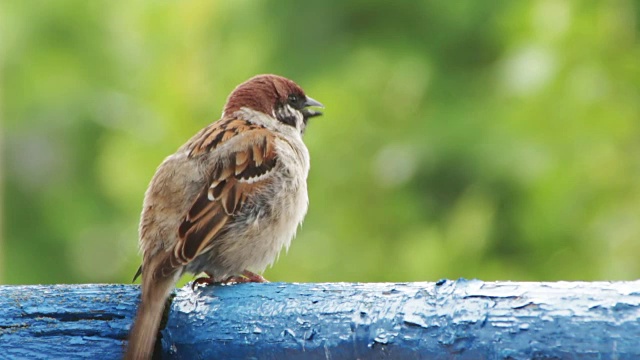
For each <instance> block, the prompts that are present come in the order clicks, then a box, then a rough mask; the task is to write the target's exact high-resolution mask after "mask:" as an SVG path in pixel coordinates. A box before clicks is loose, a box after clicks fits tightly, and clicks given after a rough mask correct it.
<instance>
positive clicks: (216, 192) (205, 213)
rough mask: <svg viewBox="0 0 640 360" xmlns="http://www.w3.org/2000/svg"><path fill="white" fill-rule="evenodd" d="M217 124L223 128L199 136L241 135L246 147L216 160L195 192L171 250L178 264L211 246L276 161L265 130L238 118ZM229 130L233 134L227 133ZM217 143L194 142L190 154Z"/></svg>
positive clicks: (272, 136)
mask: <svg viewBox="0 0 640 360" xmlns="http://www.w3.org/2000/svg"><path fill="white" fill-rule="evenodd" d="M223 125H224V126H223ZM220 127H221V128H224V130H220V129H215V128H214V129H211V130H210V133H204V134H203V135H202V136H203V137H206V138H211V137H212V136H213V137H218V136H219V135H212V134H213V133H216V134H220V133H222V134H223V135H222V136H221V137H220V139H221V140H220V141H221V142H224V141H225V140H224V138H225V137H227V136H229V137H228V138H231V137H233V136H242V137H243V141H244V145H245V146H242V147H241V148H238V150H237V151H235V152H232V153H231V154H229V156H228V157H227V158H223V159H219V161H218V162H217V163H216V164H215V165H214V168H213V170H212V171H211V178H210V180H209V185H208V186H207V187H206V188H204V189H203V190H202V191H201V193H200V195H198V197H197V198H196V200H195V201H194V203H193V205H192V206H191V208H190V210H189V213H188V214H187V216H186V217H185V219H184V221H183V222H182V224H181V225H180V227H179V229H178V235H179V238H180V241H179V242H178V244H177V245H176V248H175V249H174V257H175V259H176V260H177V262H178V263H181V264H186V263H188V262H190V261H191V260H193V259H194V258H196V257H197V256H198V255H200V254H202V253H203V252H204V251H206V250H207V249H208V248H210V246H211V244H212V243H213V241H215V238H216V236H217V235H218V234H219V233H220V231H221V230H222V229H223V228H224V226H225V225H226V224H227V223H228V222H229V220H230V219H231V218H233V216H235V215H237V214H238V212H239V211H240V210H241V209H242V206H243V204H244V203H245V201H246V199H247V196H248V195H249V194H251V193H253V192H255V191H256V190H257V189H258V188H259V187H261V186H264V185H265V184H266V183H267V182H269V181H270V179H269V177H268V176H265V175H267V174H268V173H269V172H270V171H272V170H273V168H274V167H275V165H276V163H277V159H276V153H275V137H274V135H273V134H272V133H271V132H269V131H268V130H267V129H264V128H261V127H257V126H256V125H253V124H250V123H247V122H243V121H240V120H232V121H227V122H226V124H221V126H220ZM221 131H222V132H221ZM230 133H231V134H233V135H228V134H230ZM219 145H220V144H219V143H215V142H195V143H194V148H193V150H192V151H191V155H192V156H194V155H197V154H199V153H200V152H201V151H202V149H205V148H206V149H208V151H211V150H213V149H215V148H216V147H217V146H219ZM195 149H198V151H194V150H195ZM257 177H260V178H257ZM251 178H254V179H251ZM256 178H257V179H256Z"/></svg>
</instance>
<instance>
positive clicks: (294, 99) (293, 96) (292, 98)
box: [289, 94, 300, 105]
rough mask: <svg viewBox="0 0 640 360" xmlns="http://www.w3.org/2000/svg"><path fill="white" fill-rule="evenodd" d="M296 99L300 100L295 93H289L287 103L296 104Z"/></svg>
mask: <svg viewBox="0 0 640 360" xmlns="http://www.w3.org/2000/svg"><path fill="white" fill-rule="evenodd" d="M298 100H300V98H298V95H296V94H291V95H289V104H292V105H293V104H297V103H298Z"/></svg>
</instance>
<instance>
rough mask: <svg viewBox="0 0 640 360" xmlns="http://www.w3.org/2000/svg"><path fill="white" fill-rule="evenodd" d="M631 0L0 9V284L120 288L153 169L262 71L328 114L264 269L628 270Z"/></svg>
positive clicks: (632, 141) (634, 189) (637, 104)
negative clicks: (302, 206)
mask: <svg viewBox="0 0 640 360" xmlns="http://www.w3.org/2000/svg"><path fill="white" fill-rule="evenodd" d="M639 35H640V5H639V2H638V1H633V0H611V1H569V0H542V1H506V0H504V1H492V2H487V1H477V0H456V1H419V2H417V1H363V0H352V1H343V0H329V1H316V2H303V1H249V0H243V1H237V0H236V1H141V2H124V1H98V0H96V1H62V0H58V1H12V0H9V1H2V2H0V69H1V73H0V76H1V77H0V106H1V113H0V114H1V115H0V116H1V117H2V132H3V136H2V139H3V140H2V143H3V145H2V148H3V150H2V151H3V154H2V181H3V195H2V196H3V235H2V238H1V239H0V248H1V250H0V251H1V252H0V253H1V260H0V264H1V265H0V268H1V269H2V274H1V275H0V283H5V284H33V283H76V282H120V283H123V282H124V283H127V282H129V281H130V279H131V276H132V275H133V273H134V272H135V270H136V269H137V266H138V264H139V261H140V258H139V255H138V254H137V222H138V216H139V212H140V209H141V202H142V197H143V193H144V191H145V189H146V186H147V184H148V182H149V180H150V178H151V176H152V175H153V172H154V170H155V168H156V166H157V165H158V164H159V163H160V162H161V161H162V159H163V158H164V157H165V156H167V155H169V154H171V153H172V152H173V151H174V150H175V149H176V148H177V147H178V146H180V145H181V144H182V143H183V142H184V141H186V140H187V139H188V138H189V137H190V136H191V135H192V134H193V133H195V132H196V131H197V130H199V129H200V128H202V127H204V126H205V125H206V124H207V123H208V122H211V121H213V120H216V119H218V117H219V114H220V113H221V110H222V105H223V103H224V101H225V98H226V96H227V95H228V93H229V92H230V91H231V90H232V89H233V88H234V87H235V86H236V85H237V84H239V83H240V82H242V81H244V80H246V79H247V78H249V77H251V76H253V75H255V74H259V73H276V74H280V75H284V76H287V77H290V78H292V79H294V80H295V81H296V82H298V83H299V84H300V85H301V86H303V87H304V88H305V90H306V91H307V93H309V94H310V95H311V96H313V97H314V98H316V99H318V100H320V101H322V102H323V103H324V104H325V105H326V111H325V116H324V117H322V118H319V119H317V120H314V121H313V122H312V124H311V126H310V129H309V131H308V132H307V134H306V142H307V145H308V147H309V150H310V152H311V157H312V168H311V174H310V178H309V192H310V209H309V213H308V215H307V218H306V221H305V223H304V226H303V227H302V229H301V230H300V231H299V232H298V237H297V238H296V239H295V241H293V244H292V246H291V249H290V251H289V254H287V255H286V256H285V255H284V254H283V256H281V257H280V260H279V262H278V263H277V264H276V266H275V267H273V268H272V269H269V270H268V271H267V272H266V274H265V275H266V277H267V278H269V279H270V280H272V281H291V282H294V281H299V282H302V281H419V280H431V281H433V280H437V279H440V278H444V277H447V278H458V277H467V278H481V279H485V280H492V279H506V280H560V279H566V280H578V279H581V280H595V279H616V280H618V279H634V278H638V277H640V261H639V254H640V36H639Z"/></svg>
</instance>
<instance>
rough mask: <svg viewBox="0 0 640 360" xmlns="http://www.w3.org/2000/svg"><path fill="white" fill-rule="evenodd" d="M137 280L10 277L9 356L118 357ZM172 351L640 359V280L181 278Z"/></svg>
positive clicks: (2, 326) (0, 305)
mask: <svg viewBox="0 0 640 360" xmlns="http://www.w3.org/2000/svg"><path fill="white" fill-rule="evenodd" d="M138 296H139V289H138V286H134V285H51V286H0V358H2V359H4V358H8V359H15V358H24V359H52V358H64V359H73V358H91V359H118V358H120V357H121V356H122V354H123V351H124V348H125V346H126V338H127V333H128V329H129V326H130V325H131V322H132V318H133V316H134V314H135V310H136V306H137V302H138ZM158 345H159V349H161V351H160V354H158V355H160V357H161V358H165V359H254V358H255V359H293V358H295V359H382V358H385V359H450V358H458V359H532V358H545V359H582V358H588V359H640V281H631V282H554V283H523V282H482V281H477V280H464V279H461V280H457V281H440V282H438V283H427V282H424V283H381V284H376V283H371V284H359V283H358V284H353V283H326V284H285V283H271V284H241V285H232V286H209V287H200V288H196V290H195V291H193V290H191V288H190V287H189V286H186V287H184V288H182V289H178V290H176V292H175V297H174V298H172V299H171V305H170V308H169V311H168V313H167V317H166V322H165V323H164V324H163V329H162V330H161V338H160V342H159V343H158Z"/></svg>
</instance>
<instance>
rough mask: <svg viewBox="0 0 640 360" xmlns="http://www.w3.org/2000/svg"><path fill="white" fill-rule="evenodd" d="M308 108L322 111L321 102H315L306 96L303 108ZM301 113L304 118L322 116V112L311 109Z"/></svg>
mask: <svg viewBox="0 0 640 360" xmlns="http://www.w3.org/2000/svg"><path fill="white" fill-rule="evenodd" d="M309 106H313V107H319V108H323V109H324V105H322V103H321V102H319V101H318V100H315V99H314V98H312V97H309V96H307V98H306V99H305V101H304V107H305V108H306V107H309ZM303 113H304V115H305V117H306V118H310V117H314V116H320V115H322V112H320V111H318V110H312V109H304V110H303Z"/></svg>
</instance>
